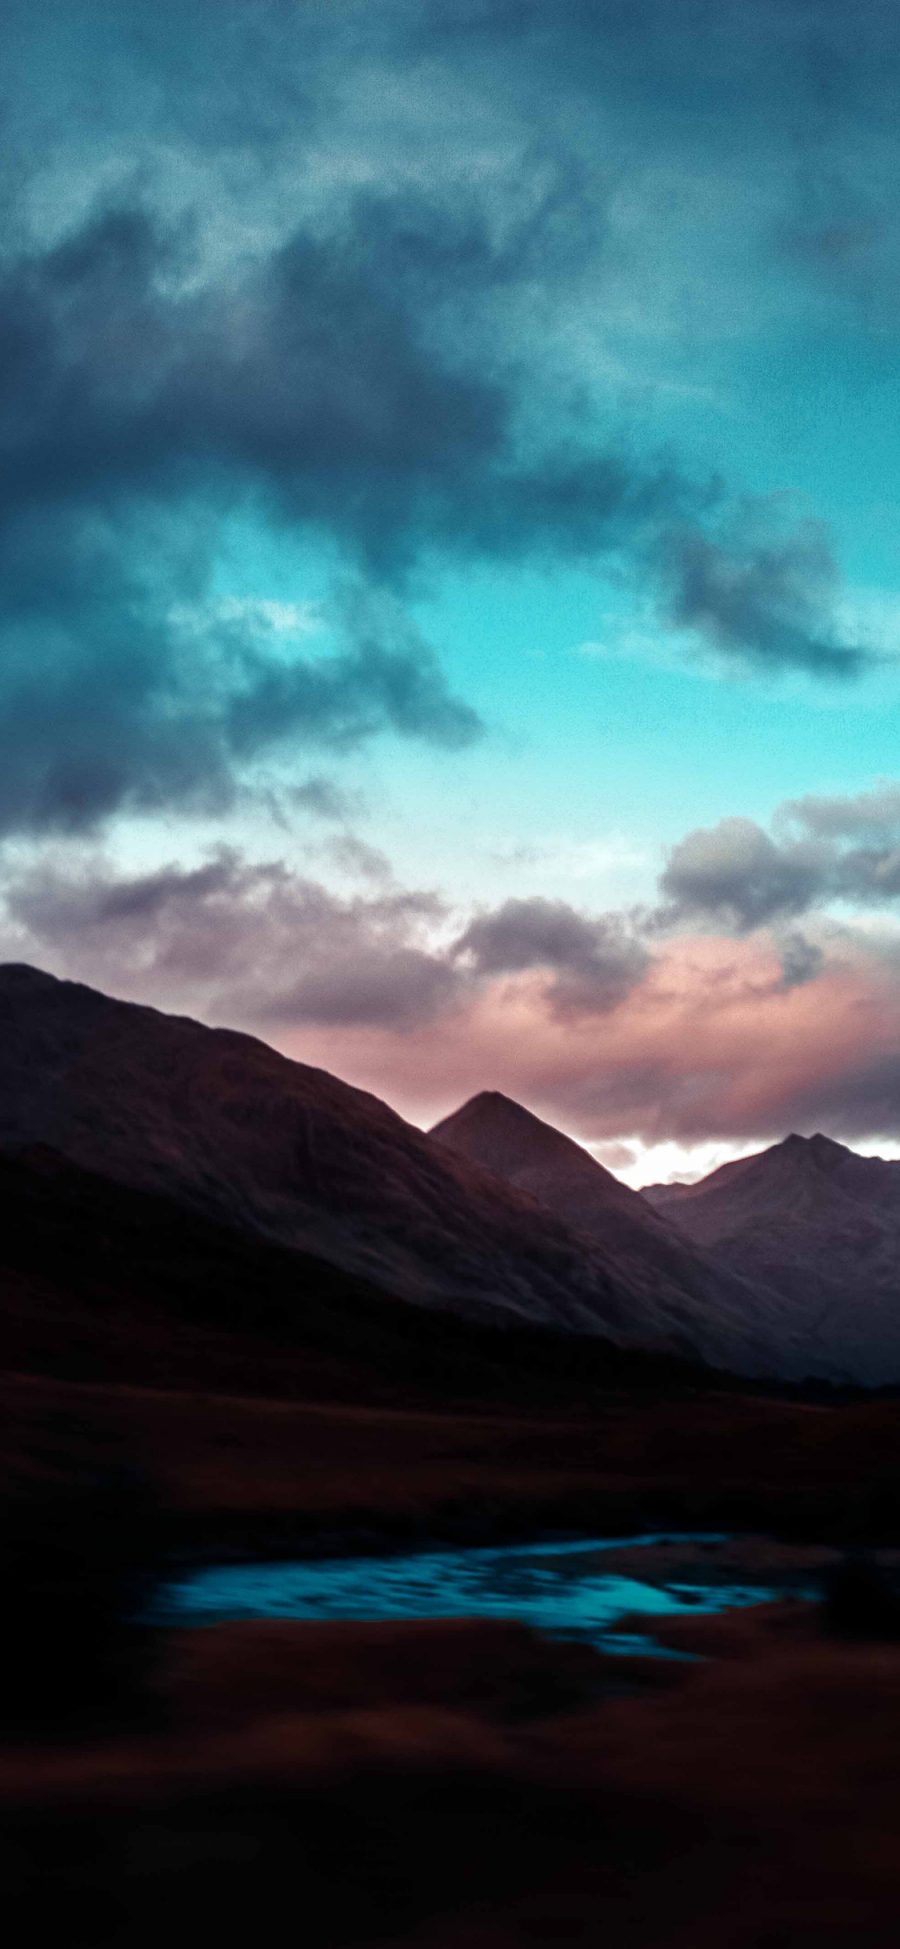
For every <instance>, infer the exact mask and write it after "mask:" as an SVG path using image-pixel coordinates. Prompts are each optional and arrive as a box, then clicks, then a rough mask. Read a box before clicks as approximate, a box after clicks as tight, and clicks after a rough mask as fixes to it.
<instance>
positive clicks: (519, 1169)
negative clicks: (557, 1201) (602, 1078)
mask: <svg viewBox="0 0 900 1949" xmlns="http://www.w3.org/2000/svg"><path fill="white" fill-rule="evenodd" d="M429 1135H430V1136H432V1137H434V1138H436V1139H437V1141H438V1142H439V1143H441V1144H446V1145H447V1146H448V1148H449V1149H450V1150H455V1151H457V1152H459V1153H461V1154H462V1155H463V1156H464V1157H469V1158H471V1159H473V1161H474V1162H476V1163H478V1164H481V1165H483V1166H484V1167H485V1169H486V1170H489V1171H494V1172H496V1174H497V1176H498V1177H505V1178H508V1179H509V1180H510V1182H512V1183H515V1184H519V1185H522V1186H525V1188H527V1189H528V1190H529V1191H532V1192H537V1191H538V1186H539V1183H540V1182H542V1181H544V1180H549V1177H550V1176H551V1175H552V1176H553V1177H554V1178H556V1179H557V1180H558V1179H559V1178H560V1176H562V1175H565V1176H566V1177H567V1178H568V1179H570V1180H571V1181H572V1182H573V1183H575V1182H577V1183H578V1184H579V1185H580V1186H581V1188H582V1189H585V1188H587V1187H589V1189H590V1195H592V1196H595V1197H596V1196H599V1197H602V1198H605V1200H606V1201H607V1203H612V1204H615V1205H616V1206H617V1207H624V1206H628V1207H629V1208H631V1207H638V1208H639V1207H640V1206H641V1204H642V1200H641V1199H639V1197H638V1194H637V1192H636V1191H632V1190H630V1188H629V1186H628V1185H627V1184H623V1183H622V1182H621V1180H620V1179H619V1178H617V1177H615V1176H614V1175H613V1173H612V1171H608V1170H607V1169H606V1166H605V1165H603V1164H600V1163H599V1162H598V1160H597V1158H596V1157H592V1155H591V1153H590V1151H589V1150H585V1147H584V1145H583V1144H579V1143H576V1141H575V1138H574V1137H567V1136H566V1135H565V1132H564V1131H562V1130H557V1129H556V1128H555V1126H554V1125H553V1124H552V1123H545V1122H544V1119H543V1117H538V1116H535V1114H534V1111H533V1110H526V1108H525V1105H524V1104H523V1103H516V1102H515V1101H514V1100H513V1098H512V1097H510V1096H504V1095H503V1094H502V1092H501V1091H500V1090H480V1091H479V1093H478V1095H477V1096H472V1097H470V1098H469V1100H468V1102H467V1103H463V1104H462V1105H461V1106H460V1108H459V1109H458V1110H454V1111H453V1113H452V1115H450V1116H449V1117H443V1118H442V1120H441V1122H440V1123H436V1124H435V1125H434V1128H433V1129H432V1130H431V1131H430V1132H429Z"/></svg>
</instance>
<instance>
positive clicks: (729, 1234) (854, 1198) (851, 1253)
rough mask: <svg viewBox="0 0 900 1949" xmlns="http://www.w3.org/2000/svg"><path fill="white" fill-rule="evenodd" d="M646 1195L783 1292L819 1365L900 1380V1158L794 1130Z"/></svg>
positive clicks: (735, 1265)
mask: <svg viewBox="0 0 900 1949" xmlns="http://www.w3.org/2000/svg"><path fill="white" fill-rule="evenodd" d="M644 1196H645V1197H648V1198H650V1199H652V1202H653V1203H654V1205H655V1207H656V1209H657V1211H658V1212H659V1214H660V1215H661V1216H665V1217H666V1218H667V1219H668V1220H669V1222H670V1223H671V1224H672V1225H675V1226H677V1228H678V1230H679V1231H681V1232H682V1234H683V1235H684V1236H685V1237H686V1238H689V1239H691V1240H692V1241H693V1243H694V1244H697V1245H699V1246H701V1247H702V1248H703V1249H705V1250H707V1251H709V1252H711V1253H713V1254H714V1255H715V1257H716V1258H717V1260H718V1261H719V1262H720V1263H722V1264H723V1265H725V1266H727V1267H728V1268H729V1269H730V1270H731V1271H734V1272H737V1273H739V1274H740V1276H741V1277H743V1278H745V1279H747V1280H750V1281H761V1282H764V1283H765V1284H766V1285H767V1286H768V1287H770V1288H771V1289H773V1290H774V1291H776V1292H777V1293H778V1294H779V1295H780V1296H781V1299H782V1301H783V1304H784V1306H785V1307H787V1308H789V1309H790V1314H791V1317H792V1318H793V1320H794V1321H795V1322H796V1325H797V1329H798V1331H799V1333H800V1335H801V1337H802V1340H803V1342H804V1344H805V1345H806V1346H807V1347H808V1348H809V1350H810V1355H811V1358H814V1359H815V1361H816V1363H817V1371H823V1372H824V1371H830V1372H832V1373H834V1374H836V1375H839V1376H841V1377H843V1376H844V1375H846V1376H847V1377H849V1378H851V1379H853V1380H856V1381H860V1382H862V1383H863V1384H864V1385H866V1386H875V1385H878V1384H880V1383H883V1382H892V1381H896V1380H897V1379H898V1378H900V1163H894V1162H890V1161H889V1160H887V1159H885V1158H881V1157H861V1156H860V1155H859V1154H858V1152H856V1151H853V1150H850V1149H848V1148H847V1146H846V1145H844V1144H839V1143H837V1142H835V1140H834V1138H832V1137H825V1136H823V1135H822V1134H821V1132H817V1133H816V1134H815V1135H814V1136H812V1137H801V1136H797V1135H796V1134H795V1133H794V1134H792V1135H791V1136H789V1137H786V1138H785V1139H784V1141H783V1142H782V1143H780V1144H774V1145H773V1146H772V1147H771V1149H769V1150H765V1151H761V1152H759V1153H758V1154H757V1155H756V1156H754V1157H742V1158H737V1159H735V1160H734V1162H732V1163H730V1164H722V1165H720V1166H719V1169H718V1170H716V1171H713V1172H711V1174H710V1175H709V1177H706V1178H702V1179H701V1180H700V1182H699V1183H698V1184H690V1185H680V1186H677V1187H676V1186H653V1187H649V1188H648V1191H646V1192H645V1193H644Z"/></svg>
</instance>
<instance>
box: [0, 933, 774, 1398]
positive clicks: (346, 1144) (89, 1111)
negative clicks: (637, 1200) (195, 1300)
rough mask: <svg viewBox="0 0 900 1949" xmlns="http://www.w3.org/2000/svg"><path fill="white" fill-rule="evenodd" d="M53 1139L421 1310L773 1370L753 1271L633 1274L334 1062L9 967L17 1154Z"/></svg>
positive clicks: (9, 1104)
mask: <svg viewBox="0 0 900 1949" xmlns="http://www.w3.org/2000/svg"><path fill="white" fill-rule="evenodd" d="M35 1145H38V1146H46V1147H48V1148H49V1149H50V1150H52V1151H55V1152H57V1153H58V1154H59V1155H60V1156H62V1157H64V1158H65V1159H67V1160H68V1161H69V1162H70V1163H72V1164H74V1165H76V1166H78V1167H80V1168H82V1169H84V1170H87V1171H90V1172H92V1173H95V1174H99V1175H100V1176H101V1177H106V1178H108V1179H109V1180H110V1181H111V1182H112V1183H115V1184H119V1185H125V1186H130V1187H132V1188H134V1189H137V1190H144V1191H151V1192H156V1193H160V1194H162V1195H164V1196H165V1197H167V1198H170V1199H174V1200H176V1201H177V1202H179V1203H181V1204H182V1205H184V1206H185V1207H188V1208H190V1209H193V1210H195V1211H199V1212H204V1213H206V1214H208V1215H209V1216H211V1217H213V1218H215V1219H216V1220H217V1221H223V1222H225V1223H226V1224H228V1225H230V1226H233V1227H236V1228H238V1229H243V1230H246V1231H248V1232H252V1233H255V1234H257V1235H261V1236H263V1237H266V1238H270V1239H273V1240H276V1241H278V1242H279V1243H281V1244H283V1245H287V1246H289V1247H293V1248H295V1249H296V1250H297V1251H298V1252H302V1253H306V1254H315V1255H316V1256H317V1257H318V1258H319V1259H320V1260H322V1261H326V1262H328V1263H329V1264H333V1265H335V1266H337V1267H341V1268H343V1269H344V1270H346V1271H348V1272H352V1273H355V1274H359V1275H361V1276H363V1277H364V1278H366V1279H367V1280H369V1281H370V1282H372V1283H373V1284H374V1285H376V1286H378V1287H379V1288H380V1289H381V1290H382V1291H384V1292H386V1293H388V1294H391V1295H393V1296H395V1297H399V1298H403V1299H406V1300H411V1301H414V1302H416V1303H418V1304H420V1305H426V1306H445V1307H450V1308H453V1309H455V1310H458V1311H461V1312H466V1313H469V1314H470V1315H473V1316H481V1317H486V1316H492V1317H494V1318H497V1319H502V1318H503V1317H507V1318H518V1319H521V1320H526V1321H531V1322H535V1323H545V1324H552V1325H555V1326H557V1327H561V1328H566V1329H570V1330H573V1331H581V1332H589V1333H594V1334H600V1335H603V1336H605V1337H607V1338H609V1339H610V1340H612V1341H614V1342H615V1343H616V1344H618V1345H621V1346H629V1345H632V1346H635V1347H641V1346H643V1347H651V1348H656V1349H660V1350H664V1351H668V1352H672V1353H676V1354H679V1355H681V1356H683V1357H684V1356H687V1357H694V1358H696V1357H698V1356H699V1357H701V1358H704V1359H706V1360H707V1361H709V1362H710V1363H712V1364H716V1365H721V1366H725V1367H730V1368H732V1369H734V1370H735V1371H738V1372H749V1373H764V1372H769V1371H772V1370H773V1361H774V1358H775V1348H774V1343H773V1340H772V1338H771V1336H770V1334H769V1332H768V1330H767V1323H766V1321H765V1319H763V1318H760V1317H758V1316H757V1315H756V1314H755V1313H754V1312H753V1310H752V1309H750V1310H749V1311H748V1310H747V1309H746V1308H745V1307H744V1305H743V1289H742V1288H741V1287H740V1285H739V1282H737V1281H729V1280H727V1279H726V1280H723V1282H722V1285H723V1291H722V1295H721V1299H720V1303H719V1305H718V1307H715V1306H711V1305H710V1304H709V1303H708V1301H707V1297H706V1295H705V1294H700V1293H692V1292H690V1291H687V1290H686V1289H684V1288H683V1287H681V1286H679V1285H678V1284H677V1283H676V1282H674V1281H673V1280H671V1279H668V1278H667V1277H666V1275H665V1271H664V1269H661V1270H659V1271H658V1273H657V1276H655V1277H653V1278H648V1277H647V1276H646V1275H645V1273H644V1272H643V1270H642V1269H640V1268H636V1267H631V1268H629V1266H628V1265H627V1263H625V1262H624V1261H623V1259H622V1257H621V1255H619V1254H617V1253H613V1252H611V1251H609V1250H607V1249H605V1248H604V1247H603V1246H602V1245H601V1244H600V1243H598V1242H597V1240H595V1239H592V1238H589V1237H587V1236H585V1235H584V1234H582V1233H580V1232H578V1231H576V1230H574V1229H573V1228H572V1227H571V1225H570V1224H568V1223H566V1222H564V1221H563V1220H562V1219H561V1218H559V1217H557V1216H556V1215H555V1214H553V1213H552V1212H551V1211H549V1210H548V1209H547V1208H545V1207H544V1206H543V1205H541V1204H540V1203H538V1202H537V1201H536V1200H535V1199H534V1198H533V1197H531V1196H529V1195H528V1194H527V1192H525V1191H520V1190H516V1189H515V1188H513V1187H511V1186H509V1185H508V1184H504V1183H503V1182H502V1180H501V1179H499V1178H497V1177H496V1176H494V1175H492V1174H491V1173H489V1172H488V1171H485V1170H484V1169H483V1168H482V1167H481V1166H480V1165H478V1164H473V1163H470V1162H468V1161H466V1160H464V1159H463V1158H461V1157H460V1156H458V1155H454V1154H452V1152H450V1151H449V1150H448V1149H447V1148H446V1147H445V1146H444V1145H443V1144H441V1143H440V1142H434V1141H432V1140H431V1139H430V1138H428V1137H426V1136H425V1135H423V1133H422V1132H421V1131H419V1130H415V1129H413V1128H412V1127H411V1126H410V1125H408V1124H406V1123H404V1122H403V1119H402V1118H401V1117H399V1116H397V1115H396V1114H395V1113H394V1112H393V1111H392V1110H389V1109H388V1108H387V1106H386V1105H384V1104H383V1103H380V1102H379V1101H378V1099H377V1098H376V1097H373V1096H370V1095H368V1094H366V1093H365V1092H363V1091H360V1090H356V1089H353V1088H351V1087H350V1085H348V1084H346V1083H342V1082H339V1081H338V1080H337V1079H336V1078H335V1077H333V1076H330V1075H328V1074H327V1072H326V1071H324V1070H320V1069H313V1068H310V1067H308V1066H306V1065H304V1064H302V1063H295V1062H291V1061H289V1060H288V1059H287V1058H285V1057H283V1056H280V1055H278V1054H277V1053H276V1052H275V1051H274V1050H272V1049H270V1048H268V1047H267V1046H266V1045H265V1044H264V1043H261V1042H258V1041H255V1040H254V1039H253V1038H252V1037H250V1036H245V1035H240V1034H235V1033H233V1032H231V1031H228V1030H220V1029H209V1028H205V1027H203V1026H201V1025H200V1024H198V1023H196V1022H192V1021H189V1020H187V1019H185V1018H183V1017H172V1016H166V1015H162V1014H160V1013H158V1012H157V1011H156V1010H154V1009H150V1008H145V1007H137V1006H135V1005H134V1004H131V1003H126V1002H120V1001H114V1000H111V999H110V998H109V997H107V996H104V995H101V994H99V993H97V992H96V991H95V990H93V989H90V988H86V987H83V986H81V985H79V984H76V983H71V982H62V981H58V980H56V979H55V978H54V977H52V976H50V975H47V974H43V973H41V972H40V971H38V970H36V969H32V968H26V967H20V966H15V965H13V966H5V967H0V1150H2V1151H5V1152H7V1153H12V1154H16V1153H21V1152H22V1151H24V1150H27V1149H29V1148H30V1147H32V1146H35ZM620 1189H621V1191H622V1193H623V1195H625V1196H626V1198H630V1197H632V1196H633V1195H634V1194H630V1193H625V1188H624V1187H620ZM655 1222H657V1223H659V1221H655ZM677 1244H678V1245H679V1247H680V1249H681V1251H682V1254H684V1253H685V1251H686V1250H687V1248H685V1247H684V1246H683V1244H682V1243H681V1241H677ZM729 1289H730V1290H729Z"/></svg>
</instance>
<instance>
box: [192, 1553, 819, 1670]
mask: <svg viewBox="0 0 900 1949" xmlns="http://www.w3.org/2000/svg"><path fill="white" fill-rule="evenodd" d="M726 1541H727V1538H725V1537H723V1536H708V1535H706V1536H695V1535H686V1534H670V1533H661V1532H654V1533H653V1534H647V1535H641V1536H632V1537H614V1538H595V1539H590V1540H587V1541H586V1540H585V1539H583V1538H582V1539H580V1540H579V1541H577V1542H571V1541H570V1542H552V1543H548V1542H541V1543H527V1544H521V1543H517V1544H508V1545H505V1546H502V1547H496V1548H491V1549H449V1548H445V1549H432V1550H424V1551H417V1552H415V1553H410V1554H409V1555H405V1556H398V1555H392V1556H384V1557H344V1558H324V1559H321V1560H319V1561H314V1562H309V1561H303V1562H276V1563H241V1564H218V1565H212V1566H207V1567H205V1568H203V1569H200V1570H192V1571H191V1572H190V1573H188V1574H186V1575H185V1576H183V1577H181V1578H179V1579H178V1580H177V1581H175V1582H172V1583H170V1584H168V1585H166V1587H165V1588H164V1590H163V1591H162V1592H161V1593H160V1596H159V1599H158V1603H157V1606H156V1610H155V1616H156V1618H157V1620H158V1621H160V1622H165V1623H169V1624H179V1625H202V1624H215V1623H221V1622H223V1621H225V1620H235V1619H240V1618H360V1619H361V1618H367V1619H380V1618H437V1617H441V1618H449V1617H490V1618H507V1619H517V1620H520V1621H521V1622H523V1623H525V1624H530V1625H532V1626H533V1627H534V1628H535V1629H536V1630H539V1631H542V1632H544V1633H546V1634H549V1635H551V1636H556V1637H565V1638H581V1639H586V1640H587V1641H588V1642H589V1643H591V1644H594V1645H597V1646H600V1647H601V1648H602V1649H603V1650H605V1651H612V1652H624V1651H631V1650H634V1649H640V1650H642V1651H648V1650H659V1647H658V1646H656V1645H655V1644H654V1641H653V1623H654V1620H655V1619H662V1618H668V1617H678V1616H681V1615H685V1614H688V1613H693V1614H694V1615H698V1614H705V1615H710V1614H711V1613H715V1612H718V1611H727V1610H732V1609H736V1608H739V1607H742V1606H746V1605H750V1604H760V1603H764V1602H765V1601H766V1600H767V1599H769V1598H772V1597H774V1596H780V1595H783V1594H785V1587H784V1584H783V1583H782V1584H780V1585H778V1587H777V1588H776V1587H775V1586H773V1585H772V1584H766V1583H763V1582H757V1581H753V1580H744V1579H738V1577H737V1575H736V1573H735V1572H734V1570H729V1569H727V1568H726V1567H725V1566H724V1565H722V1566H717V1565H716V1562H715V1546H716V1545H717V1544H721V1543H724V1542H726ZM652 1544H667V1545H670V1546H676V1547H677V1546H684V1547H685V1549H686V1551H687V1552H688V1554H687V1555H686V1568H685V1571H684V1574H683V1575H682V1574H680V1573H679V1574H677V1575H676V1576H674V1577H673V1576H671V1575H665V1574H664V1573H662V1572H661V1571H659V1570H657V1571H655V1572H654V1571H653V1570H652V1568H650V1567H649V1566H648V1574H647V1576H646V1577H643V1576H641V1575H640V1573H639V1569H638V1568H637V1566H635V1569H634V1571H633V1572H629V1574H628V1575H623V1574H621V1571H618V1572H613V1571H611V1570H608V1569H607V1568H606V1567H605V1558H606V1557H607V1555H608V1554H609V1552H610V1551H617V1552H618V1551H621V1550H624V1549H628V1550H635V1551H637V1552H640V1550H641V1548H642V1547H646V1546H648V1545H652ZM697 1546H700V1547H701V1549H702V1550H708V1551H709V1561H708V1563H705V1562H704V1563H702V1564H700V1565H698V1562H697ZM791 1594H793V1595H795V1596H812V1595H814V1594H815V1593H814V1592H812V1591H811V1590H809V1589H801V1588H800V1587H799V1586H798V1585H797V1584H793V1585H792V1587H791ZM625 1617H629V1618H634V1619H635V1620H637V1621H638V1622H637V1624H636V1628H635V1629H634V1631H629V1633H628V1634H627V1635H626V1634H623V1633H622V1632H621V1631H616V1630H615V1629H614V1627H615V1626H616V1625H617V1624H618V1623H619V1621H620V1620H621V1619H622V1618H625Z"/></svg>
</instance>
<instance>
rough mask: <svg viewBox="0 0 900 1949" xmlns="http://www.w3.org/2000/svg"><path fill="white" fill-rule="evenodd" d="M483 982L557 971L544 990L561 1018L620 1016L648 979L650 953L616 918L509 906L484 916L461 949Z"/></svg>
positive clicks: (525, 903)
mask: <svg viewBox="0 0 900 1949" xmlns="http://www.w3.org/2000/svg"><path fill="white" fill-rule="evenodd" d="M456 953H457V955H458V956H459V957H460V958H461V959H462V960H463V961H464V962H465V963H466V964H468V965H469V966H471V967H472V968H473V969H475V970H476V971H477V972H478V973H479V974H481V975H500V974H521V973H522V972H523V970H525V969H532V968H540V969H546V970H550V971H552V975H551V979H550V981H549V983H548V985H547V988H546V996H547V999H548V1001H549V1002H550V1004H551V1006H552V1007H553V1008H554V1009H555V1010H556V1011H558V1012H559V1013H561V1014H566V1013H578V1012H585V1013H596V1012H597V1011H600V1012H604V1011H606V1010H608V1009H612V1008H615V1007H616V1006H617V1005H618V1004H619V1003H620V1002H621V1001H622V1000H623V998H624V997H625V996H626V995H627V994H628V993H629V992H630V991H631V989H632V988H634V987H636V986H637V984H638V983H639V982H640V980H641V979H642V977H643V975H644V974H645V972H646V969H647V966H648V961H649V956H648V954H647V950H646V948H644V946H643V945H642V944H641V942H640V941H638V940H637V939H636V938H635V937H634V935H633V934H630V933H629V932H628V931H627V927H626V925H625V924H624V923H623V922H622V921H621V920H620V919H619V918H618V917H617V916H615V915H611V916H601V917H593V918H589V917H588V916H587V915H584V914H580V913H578V912H576V910H575V909H574V908H572V907H570V906H568V905H567V904H566V902H564V901H562V900H543V899H530V900H507V901H505V902H504V903H503V905H502V906H500V907H497V908H495V909H494V910H493V911H492V912H488V913H483V914H479V915H478V916H476V918H475V919H474V920H473V921H471V922H470V924H469V926H468V927H467V928H466V930H465V932H464V933H463V934H462V935H461V936H460V938H459V940H458V941H457V943H456Z"/></svg>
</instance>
